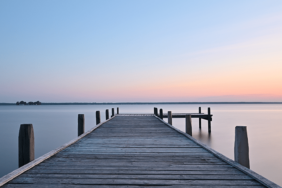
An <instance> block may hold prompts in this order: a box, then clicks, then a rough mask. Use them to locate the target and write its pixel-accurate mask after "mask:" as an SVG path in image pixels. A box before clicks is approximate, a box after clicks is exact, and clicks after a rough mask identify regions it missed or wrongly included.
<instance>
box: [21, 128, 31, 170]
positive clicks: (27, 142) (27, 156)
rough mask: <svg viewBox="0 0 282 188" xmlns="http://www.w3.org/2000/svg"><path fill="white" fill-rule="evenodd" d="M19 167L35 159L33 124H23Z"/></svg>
mask: <svg viewBox="0 0 282 188" xmlns="http://www.w3.org/2000/svg"><path fill="white" fill-rule="evenodd" d="M18 141H19V167H21V166H23V165H25V164H27V163H29V162H31V161H33V160H34V132H33V126H32V124H21V126H20V131H19V140H18Z"/></svg>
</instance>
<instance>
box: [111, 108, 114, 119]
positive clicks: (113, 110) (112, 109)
mask: <svg viewBox="0 0 282 188" xmlns="http://www.w3.org/2000/svg"><path fill="white" fill-rule="evenodd" d="M114 115H115V109H114V108H112V116H111V117H113V116H114Z"/></svg>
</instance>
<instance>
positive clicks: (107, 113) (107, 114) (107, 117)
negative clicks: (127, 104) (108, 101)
mask: <svg viewBox="0 0 282 188" xmlns="http://www.w3.org/2000/svg"><path fill="white" fill-rule="evenodd" d="M108 119H109V110H108V109H106V120H108Z"/></svg>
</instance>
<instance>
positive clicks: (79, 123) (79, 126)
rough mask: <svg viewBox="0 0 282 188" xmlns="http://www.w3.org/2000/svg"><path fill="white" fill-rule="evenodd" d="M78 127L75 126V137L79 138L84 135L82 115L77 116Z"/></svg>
mask: <svg viewBox="0 0 282 188" xmlns="http://www.w3.org/2000/svg"><path fill="white" fill-rule="evenodd" d="M77 120H78V126H77V135H78V136H80V135H81V134H83V133H84V125H85V122H84V114H78V118H77Z"/></svg>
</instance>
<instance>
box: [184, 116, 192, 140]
mask: <svg viewBox="0 0 282 188" xmlns="http://www.w3.org/2000/svg"><path fill="white" fill-rule="evenodd" d="M185 127H186V133H187V134H189V135H190V136H192V119H191V115H186V118H185Z"/></svg>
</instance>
